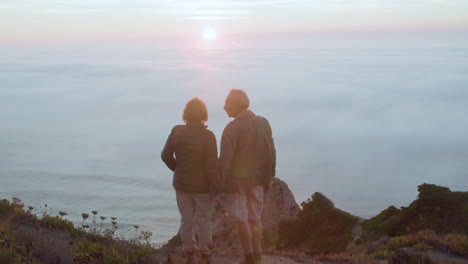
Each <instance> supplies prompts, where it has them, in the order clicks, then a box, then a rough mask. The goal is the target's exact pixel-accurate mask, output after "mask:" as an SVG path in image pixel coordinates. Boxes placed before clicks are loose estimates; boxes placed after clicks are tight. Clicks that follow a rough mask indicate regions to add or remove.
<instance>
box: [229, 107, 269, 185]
mask: <svg viewBox="0 0 468 264" xmlns="http://www.w3.org/2000/svg"><path fill="white" fill-rule="evenodd" d="M220 166H221V174H222V178H223V181H224V190H225V191H227V192H237V191H239V188H249V187H251V186H255V185H260V184H265V183H268V182H269V180H270V178H271V177H274V176H275V169H276V150H275V146H274V142H273V136H272V132H271V127H270V124H269V123H268V121H267V120H266V119H265V118H264V117H261V116H257V115H255V114H254V113H253V112H251V111H249V110H246V111H244V112H242V113H240V114H239V115H238V116H237V117H236V119H235V120H233V121H231V122H230V123H229V124H228V125H227V126H226V128H225V129H224V132H223V137H222V139H221V156H220Z"/></svg>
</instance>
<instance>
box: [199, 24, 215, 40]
mask: <svg viewBox="0 0 468 264" xmlns="http://www.w3.org/2000/svg"><path fill="white" fill-rule="evenodd" d="M202 37H203V39H204V40H214V39H216V30H215V29H214V28H212V27H206V28H204V29H203V32H202Z"/></svg>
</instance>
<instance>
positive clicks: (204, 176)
mask: <svg viewBox="0 0 468 264" xmlns="http://www.w3.org/2000/svg"><path fill="white" fill-rule="evenodd" d="M174 155H175V157H174ZM161 158H162V160H163V161H164V163H166V165H167V167H169V169H171V170H172V171H174V178H173V182H172V185H173V186H174V188H175V189H176V190H179V191H185V192H190V193H207V192H210V191H214V189H216V188H217V187H216V186H218V185H219V184H220V183H219V179H218V175H219V172H218V165H217V163H218V150H217V147H216V138H215V136H214V134H213V132H211V131H210V130H208V129H207V128H206V126H205V125H204V124H202V123H200V122H187V124H186V125H177V126H175V127H174V128H173V129H172V131H171V134H170V135H169V138H168V139H167V142H166V145H165V146H164V149H163V151H162V153H161ZM218 189H219V188H218Z"/></svg>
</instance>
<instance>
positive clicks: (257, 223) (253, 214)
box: [247, 185, 264, 263]
mask: <svg viewBox="0 0 468 264" xmlns="http://www.w3.org/2000/svg"><path fill="white" fill-rule="evenodd" d="M263 200H264V190H263V186H261V185H260V186H256V187H254V188H253V189H252V190H251V191H250V192H249V193H248V195H247V208H248V211H249V224H250V230H251V233H252V248H253V252H254V255H255V258H256V259H257V263H260V261H261V255H262V235H263V226H262V211H263Z"/></svg>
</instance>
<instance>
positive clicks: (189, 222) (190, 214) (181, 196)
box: [176, 191, 195, 253]
mask: <svg viewBox="0 0 468 264" xmlns="http://www.w3.org/2000/svg"><path fill="white" fill-rule="evenodd" d="M176 197H177V207H178V208H179V212H180V216H181V220H180V235H181V238H182V243H183V247H182V250H183V251H184V252H186V253H190V252H193V251H194V250H195V240H194V237H193V220H194V216H195V203H194V201H193V199H192V197H191V196H190V194H189V193H186V192H183V191H176Z"/></svg>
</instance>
